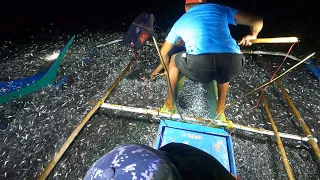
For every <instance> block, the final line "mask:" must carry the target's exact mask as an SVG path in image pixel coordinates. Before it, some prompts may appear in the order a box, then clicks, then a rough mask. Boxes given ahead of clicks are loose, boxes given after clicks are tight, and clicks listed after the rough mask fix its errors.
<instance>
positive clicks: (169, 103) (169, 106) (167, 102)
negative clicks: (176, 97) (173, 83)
mask: <svg viewBox="0 0 320 180" xmlns="http://www.w3.org/2000/svg"><path fill="white" fill-rule="evenodd" d="M164 104H165V105H166V106H167V107H168V109H170V110H172V109H173V108H174V106H173V102H170V101H168V100H167V99H165V100H164Z"/></svg>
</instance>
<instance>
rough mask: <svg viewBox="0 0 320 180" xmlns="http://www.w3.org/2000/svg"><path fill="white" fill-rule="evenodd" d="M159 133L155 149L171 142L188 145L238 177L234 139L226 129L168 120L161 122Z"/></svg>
mask: <svg viewBox="0 0 320 180" xmlns="http://www.w3.org/2000/svg"><path fill="white" fill-rule="evenodd" d="M159 133H160V135H159V136H158V137H157V139H156V142H155V144H154V148H155V149H159V148H160V147H162V146H164V145H166V144H169V143H171V142H176V143H184V144H188V145H190V146H193V147H195V148H198V149H201V150H203V151H205V152H207V153H209V154H210V155H212V156H213V157H215V158H216V159H217V160H218V161H219V162H220V163H221V164H222V165H223V166H224V167H225V168H226V169H227V170H228V171H229V172H231V173H232V174H234V175H237V174H236V165H235V159H234V153H233V146H232V138H231V136H229V134H228V133H227V132H226V131H225V130H224V129H220V128H211V127H206V126H201V125H196V124H189V123H183V122H177V121H171V120H166V121H165V122H164V121H161V122H160V126H159Z"/></svg>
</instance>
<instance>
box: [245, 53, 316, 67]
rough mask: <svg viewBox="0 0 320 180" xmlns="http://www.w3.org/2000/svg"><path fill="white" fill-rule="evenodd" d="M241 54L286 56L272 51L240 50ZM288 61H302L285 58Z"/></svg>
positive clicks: (292, 57)
mask: <svg viewBox="0 0 320 180" xmlns="http://www.w3.org/2000/svg"><path fill="white" fill-rule="evenodd" d="M241 52H242V54H256V55H271V56H284V57H285V56H287V54H286V53H283V52H272V51H252V50H241ZM287 57H288V58H289V59H292V60H294V61H299V62H300V61H302V60H301V59H299V58H297V57H294V56H292V55H288V56H287ZM304 63H305V64H311V63H309V62H304Z"/></svg>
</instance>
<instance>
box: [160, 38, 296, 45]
mask: <svg viewBox="0 0 320 180" xmlns="http://www.w3.org/2000/svg"><path fill="white" fill-rule="evenodd" d="M236 41H237V43H239V42H240V41H241V40H236ZM250 42H251V43H252V44H264V43H267V44H269V43H297V42H300V40H299V38H297V37H277V38H257V39H253V40H250ZM158 45H159V46H162V45H163V43H158Z"/></svg>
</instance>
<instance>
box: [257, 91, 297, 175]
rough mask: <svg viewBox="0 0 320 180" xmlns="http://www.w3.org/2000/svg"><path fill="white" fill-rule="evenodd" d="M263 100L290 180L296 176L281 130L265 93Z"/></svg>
mask: <svg viewBox="0 0 320 180" xmlns="http://www.w3.org/2000/svg"><path fill="white" fill-rule="evenodd" d="M262 100H263V104H264V107H265V109H266V112H267V115H268V118H269V120H270V123H271V126H272V129H273V132H274V136H275V139H276V141H277V144H278V147H279V150H280V154H281V156H282V161H283V164H284V168H285V169H286V172H287V175H288V178H289V179H290V180H293V179H294V176H293V173H292V169H291V167H290V164H289V161H288V158H287V154H286V151H285V150H284V147H283V144H282V141H281V138H280V136H279V132H278V130H277V126H276V124H275V122H274V120H273V118H272V115H271V112H270V109H269V106H268V103H267V101H266V98H265V97H264V95H262Z"/></svg>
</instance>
